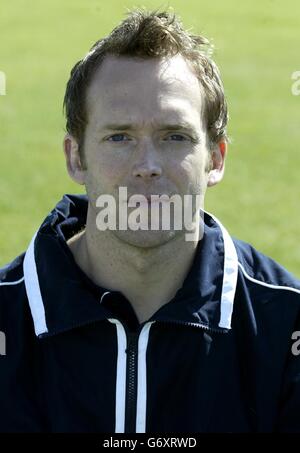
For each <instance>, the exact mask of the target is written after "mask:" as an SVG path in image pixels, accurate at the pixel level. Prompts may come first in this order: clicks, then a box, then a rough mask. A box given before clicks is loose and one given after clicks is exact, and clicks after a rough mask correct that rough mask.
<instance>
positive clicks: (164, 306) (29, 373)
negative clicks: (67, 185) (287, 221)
mask: <svg viewBox="0 0 300 453" xmlns="http://www.w3.org/2000/svg"><path fill="white" fill-rule="evenodd" d="M206 44H207V41H206V40H205V39H204V38H203V37H200V36H192V35H190V34H189V33H188V32H186V31H185V30H184V29H183V28H182V26H181V24H180V22H179V20H178V19H177V18H176V17H175V16H172V15H170V14H168V13H166V12H162V13H157V12H152V13H148V12H145V11H140V10H137V11H133V12H132V13H131V14H130V15H129V16H128V18H127V19H126V20H124V21H123V22H122V23H121V24H120V25H119V26H118V27H117V28H116V29H114V30H113V31H112V33H111V34H110V35H109V36H108V37H106V38H105V39H103V40H100V41H98V42H97V43H96V44H95V45H94V46H93V47H92V49H91V50H90V52H89V53H88V54H87V55H86V56H85V58H83V59H82V60H81V61H80V62H78V63H77V64H76V65H75V67H74V68H73V70H72V72H71V77H70V80H69V82H68V85H67V90H66V95H65V108H66V117H67V131H68V132H67V134H66V136H65V139H64V151H65V156H66V162H67V168H68V172H69V174H70V176H71V177H72V178H73V180H75V181H76V182H77V183H79V184H84V185H85V187H86V191H87V196H74V195H65V196H64V197H63V199H62V200H61V201H60V202H59V203H58V205H57V206H56V208H55V209H54V210H53V211H52V212H51V213H50V214H49V216H48V217H47V218H46V219H45V221H44V222H43V224H42V225H41V227H40V228H39V230H38V232H37V233H36V235H35V236H34V238H33V239H32V242H31V244H30V246H29V248H28V250H27V251H26V253H25V254H22V255H21V256H19V257H18V258H17V259H16V260H15V261H14V262H12V263H11V264H9V265H8V266H6V267H5V268H4V269H2V270H1V274H0V276H1V277H0V282H1V283H0V320H1V324H0V330H1V331H2V332H4V333H5V336H6V355H5V356H2V357H1V361H0V403H1V408H2V409H1V415H0V427H1V430H2V431H44V432H45V431H47V432H61V431H67V432H118V433H120V432H126V433H129V432H131V433H132V432H137V433H141V432H154V433H155V432H160V433H163V432H242V431H245V432H258V431H268V432H273V431H300V385H299V379H300V362H299V357H298V349H297V347H296V346H297V345H296V344H295V340H296V339H297V331H298V330H300V322H299V313H300V284H299V282H298V281H296V280H295V279H294V278H293V277H292V276H291V275H290V274H289V273H288V272H287V271H286V270H284V269H283V268H282V267H280V266H279V265H278V264H276V263H275V262H274V261H272V260H271V259H269V258H267V257H265V256H263V255H261V254H260V253H259V252H257V251H256V250H254V249H253V248H252V247H251V246H250V245H248V244H245V243H242V242H240V241H237V240H233V239H232V238H231V237H230V235H229V233H228V232H227V231H226V229H225V228H224V227H223V226H222V224H221V223H220V222H219V221H218V220H217V219H215V218H214V217H213V216H212V215H209V214H207V213H205V214H204V216H203V208H204V197H205V192H206V189H207V187H209V186H212V185H214V184H216V183H218V182H219V181H220V180H221V179H222V177H223V173H224V161H225V156H226V147H227V136H226V124H227V107H226V101H225V97H224V92H223V87H222V83H221V80H220V76H219V72H218V69H217V67H216V65H215V63H214V62H213V61H212V60H211V59H210V57H209V56H208V55H207V54H206V53H205V50H204V46H205V45H206ZM120 189H123V190H124V189H126V195H125V198H123V199H121V198H122V197H121V195H122V193H121V192H120ZM135 195H137V196H139V197H140V198H139V203H138V204H137V205H136V208H137V207H138V208H139V211H138V212H139V217H140V220H141V219H142V218H143V219H146V220H145V221H144V224H143V228H136V225H137V223H138V221H137V219H136V222H135V226H134V221H133V220H132V219H133V217H131V220H130V219H129V218H130V215H132V214H134V210H133V208H134V206H133V204H131V203H132V200H131V197H132V196H135ZM174 195H176V196H178V198H177V200H184V201H186V200H192V202H194V201H195V200H196V201H197V203H196V205H195V204H193V203H192V211H191V212H192V220H193V221H194V220H195V219H196V220H197V222H198V223H197V227H196V228H195V227H194V228H192V229H189V228H188V225H186V224H184V226H182V228H178V229H177V228H176V227H175V221H177V220H178V216H179V217H180V214H178V212H179V213H180V212H181V214H182V212H183V211H182V210H179V211H176V212H177V214H176V215H175V217H174V219H175V220H174V219H173V220H174V221H173V223H172V224H171V223H170V227H169V228H166V229H163V228H161V227H160V228H156V229H155V228H151V225H152V224H150V223H149V222H150V220H149V217H147V216H146V214H147V215H148V214H149V215H150V217H151V220H154V221H155V220H156V221H157V220H160V221H161V220H162V216H163V214H162V211H157V210H156V211H155V210H154V208H155V206H156V205H157V204H159V203H160V202H159V203H157V200H156V201H155V199H154V198H152V197H153V196H161V197H162V199H161V203H160V204H161V206H160V208H166V206H169V207H170V205H171V202H170V199H171V197H172V196H174ZM103 196H104V197H107V198H105V199H104V200H111V199H113V200H115V205H113V207H115V206H118V207H119V210H118V212H117V214H116V217H114V213H113V209H112V208H111V207H110V209H108V210H107V211H106V212H107V216H108V217H109V216H112V217H113V221H112V223H111V225H115V228H113V227H112V228H104V226H105V225H104V224H103V217H101V216H100V217H99V212H100V211H101V210H100V209H99V207H101V208H104V205H105V203H103V198H101V197H103ZM109 197H110V198H109ZM193 206H194V207H193ZM152 208H153V209H152ZM124 212H125V213H126V215H125V217H126V216H127V217H126V219H125V220H127V221H128V222H127V223H126V225H127V228H123V227H121V223H122V225H123V224H124V216H123V213H124ZM155 212H156V214H155ZM165 212H168V211H165ZM169 213H170V216H171V209H170V211H169ZM176 216H177V217H176ZM202 218H203V221H202ZM101 219H102V220H101ZM181 220H182V219H181ZM193 225H194V226H195V222H194V223H193V222H192V226H193ZM130 226H132V228H130ZM145 226H146V227H145ZM160 226H161V224H160ZM188 231H189V232H190V233H191V232H192V236H189V237H188V240H187V233H188Z"/></svg>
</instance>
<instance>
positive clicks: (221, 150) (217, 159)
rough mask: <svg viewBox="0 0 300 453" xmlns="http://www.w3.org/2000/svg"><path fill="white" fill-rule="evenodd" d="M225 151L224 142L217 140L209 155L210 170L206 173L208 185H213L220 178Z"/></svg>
mask: <svg viewBox="0 0 300 453" xmlns="http://www.w3.org/2000/svg"><path fill="white" fill-rule="evenodd" d="M226 153H227V144H226V142H219V143H218V144H217V145H216V147H215V148H214V149H213V151H212V155H211V170H210V171H209V173H208V180H207V186H208V187H211V186H214V185H216V184H218V182H220V181H221V180H222V178H223V175H224V171H225V158H226Z"/></svg>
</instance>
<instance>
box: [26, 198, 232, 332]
mask: <svg viewBox="0 0 300 453" xmlns="http://www.w3.org/2000/svg"><path fill="white" fill-rule="evenodd" d="M87 206H88V200H87V197H86V196H85V195H65V196H64V197H63V199H62V200H61V201H60V202H59V203H58V204H57V206H56V207H55V208H54V210H53V211H52V212H51V213H50V214H49V215H48V216H47V218H46V219H45V221H44V222H43V224H42V225H41V227H40V229H39V230H38V231H37V233H36V234H35V235H34V237H33V238H32V240H31V243H30V245H29V247H28V250H27V251H26V254H25V258H24V264H23V267H24V278H25V287H26V292H27V297H28V301H29V305H30V309H31V314H32V318H33V322H34V328H35V333H36V335H37V336H39V337H44V336H48V335H54V334H56V333H59V332H63V331H66V330H70V329H72V328H75V327H79V326H83V325H85V324H88V323H93V322H96V321H100V320H104V319H109V318H111V314H110V312H109V311H108V310H107V309H105V307H104V306H103V305H101V303H100V302H101V301H102V299H103V297H106V294H107V292H109V291H108V290H107V289H105V288H100V287H98V286H96V285H95V284H94V283H93V282H92V281H90V280H89V278H88V277H87V276H86V275H85V274H84V273H83V272H82V271H81V269H80V268H79V267H78V266H77V264H76V263H75V260H74V259H73V256H72V254H71V252H70V251H69V249H68V246H67V244H66V240H67V239H68V238H69V237H71V236H72V235H73V234H75V233H76V232H78V231H79V230H80V229H81V228H83V227H84V225H85V221H86V215H87ZM204 220H205V226H204V235H203V238H202V240H201V241H200V242H199V246H198V249H197V253H196V256H195V259H194V263H193V266H192V268H191V270H190V272H189V274H188V275H187V277H186V279H185V281H184V283H183V286H182V288H181V289H179V290H178V292H177V294H176V296H175V297H174V298H173V299H172V300H171V301H170V302H168V303H167V304H165V305H164V306H162V307H161V308H160V309H159V310H158V311H157V312H156V313H155V314H154V315H153V316H152V317H151V318H150V320H149V321H162V322H175V323H184V324H188V325H194V326H199V327H207V328H209V329H215V330H218V331H227V330H228V329H230V328H231V317H232V310H233V302H234V296H235V290H236V282H237V273H238V260H237V254H236V250H235V247H234V244H233V241H232V239H231V237H230V236H229V234H228V232H227V231H226V229H225V228H224V227H223V226H222V224H221V223H220V222H219V221H218V220H217V219H216V218H215V217H214V216H212V215H211V214H208V213H205V216H204ZM111 293H112V295H113V293H114V292H111ZM115 293H117V292H115Z"/></svg>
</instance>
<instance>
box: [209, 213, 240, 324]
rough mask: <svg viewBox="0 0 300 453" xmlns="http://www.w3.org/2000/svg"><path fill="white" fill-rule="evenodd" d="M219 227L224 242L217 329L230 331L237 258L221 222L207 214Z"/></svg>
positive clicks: (236, 276) (232, 244) (236, 275)
mask: <svg viewBox="0 0 300 453" xmlns="http://www.w3.org/2000/svg"><path fill="white" fill-rule="evenodd" d="M207 214H208V215H210V216H211V217H212V219H214V221H215V222H216V223H217V224H218V225H219V227H220V229H221V231H222V235H223V241H224V270H223V285H222V295H221V315H220V321H219V327H222V328H225V329H231V317H232V311H233V303H234V296H235V291H236V283H237V278H238V257H237V253H236V249H235V246H234V243H233V241H232V239H231V237H230V235H229V233H228V231H227V230H226V228H224V226H223V225H222V224H221V222H220V221H219V220H218V219H217V218H216V217H215V216H213V215H212V214H210V213H207Z"/></svg>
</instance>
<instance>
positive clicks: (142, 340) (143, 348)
mask: <svg viewBox="0 0 300 453" xmlns="http://www.w3.org/2000/svg"><path fill="white" fill-rule="evenodd" d="M154 322H155V321H151V322H147V323H146V324H145V325H144V327H143V328H142V330H141V333H140V336H139V343H138V376H137V404H136V432H137V433H145V432H146V414H147V361H146V353H147V346H148V340H149V331H150V327H151V325H152V324H153V323H154Z"/></svg>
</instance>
